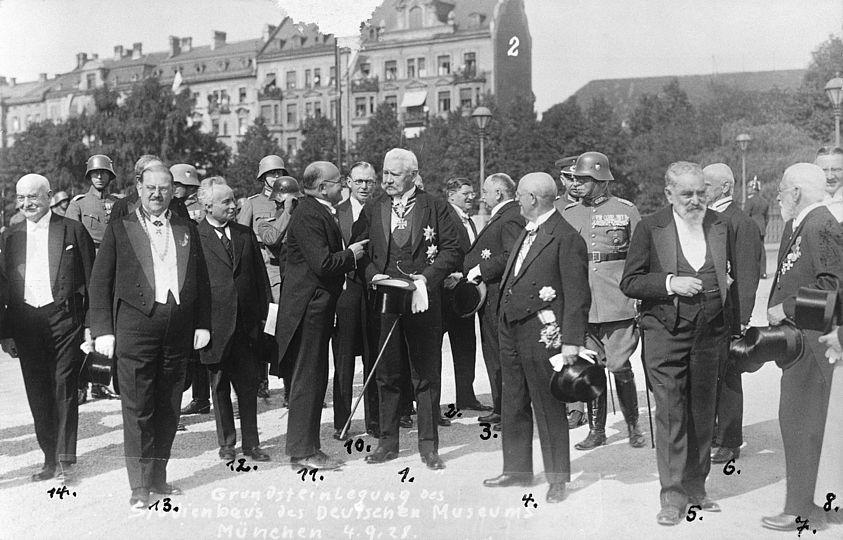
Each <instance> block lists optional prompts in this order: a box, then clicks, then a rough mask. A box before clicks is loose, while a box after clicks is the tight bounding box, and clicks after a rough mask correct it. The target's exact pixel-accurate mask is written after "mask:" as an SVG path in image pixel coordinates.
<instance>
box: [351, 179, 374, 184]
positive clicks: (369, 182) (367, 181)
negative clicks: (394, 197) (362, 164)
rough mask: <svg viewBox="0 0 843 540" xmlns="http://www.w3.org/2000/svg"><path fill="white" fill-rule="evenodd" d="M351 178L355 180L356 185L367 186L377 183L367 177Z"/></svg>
mask: <svg viewBox="0 0 843 540" xmlns="http://www.w3.org/2000/svg"><path fill="white" fill-rule="evenodd" d="M350 180H351V181H352V182H354V185H355V186H362V185H364V184H365V185H367V186H374V185H375V184H376V182H375V181H374V180H369V179H365V178H357V179H354V178H351V179H350Z"/></svg>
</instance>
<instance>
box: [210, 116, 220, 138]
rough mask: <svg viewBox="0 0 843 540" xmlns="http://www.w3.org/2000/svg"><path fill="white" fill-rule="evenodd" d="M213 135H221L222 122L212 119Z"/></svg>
mask: <svg viewBox="0 0 843 540" xmlns="http://www.w3.org/2000/svg"><path fill="white" fill-rule="evenodd" d="M211 133H213V134H214V135H219V134H220V121H219V120H217V119H216V118H212V119H211Z"/></svg>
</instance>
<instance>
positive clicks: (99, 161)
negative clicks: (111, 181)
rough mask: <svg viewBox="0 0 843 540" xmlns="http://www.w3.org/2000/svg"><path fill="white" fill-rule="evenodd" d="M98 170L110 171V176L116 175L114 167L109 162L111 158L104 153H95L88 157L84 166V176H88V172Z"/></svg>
mask: <svg viewBox="0 0 843 540" xmlns="http://www.w3.org/2000/svg"><path fill="white" fill-rule="evenodd" d="M98 170H102V171H108V172H110V173H111V177H112V178H115V177H116V176H117V175H116V174H115V173H114V167H113V166H112V164H111V158H110V157H108V156H106V155H104V154H95V155H93V156H91V157H89V158H88V165H87V167H86V168H85V178H87V177H88V173H90V172H91V171H98Z"/></svg>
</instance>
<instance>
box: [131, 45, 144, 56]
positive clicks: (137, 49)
mask: <svg viewBox="0 0 843 540" xmlns="http://www.w3.org/2000/svg"><path fill="white" fill-rule="evenodd" d="M142 47H143V44H142V43H132V60H137V59H138V58H140V57H141V56H143V48H142Z"/></svg>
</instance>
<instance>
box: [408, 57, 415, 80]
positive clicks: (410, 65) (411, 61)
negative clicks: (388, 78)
mask: <svg viewBox="0 0 843 540" xmlns="http://www.w3.org/2000/svg"><path fill="white" fill-rule="evenodd" d="M407 78H408V79H415V78H416V59H415V58H407Z"/></svg>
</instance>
